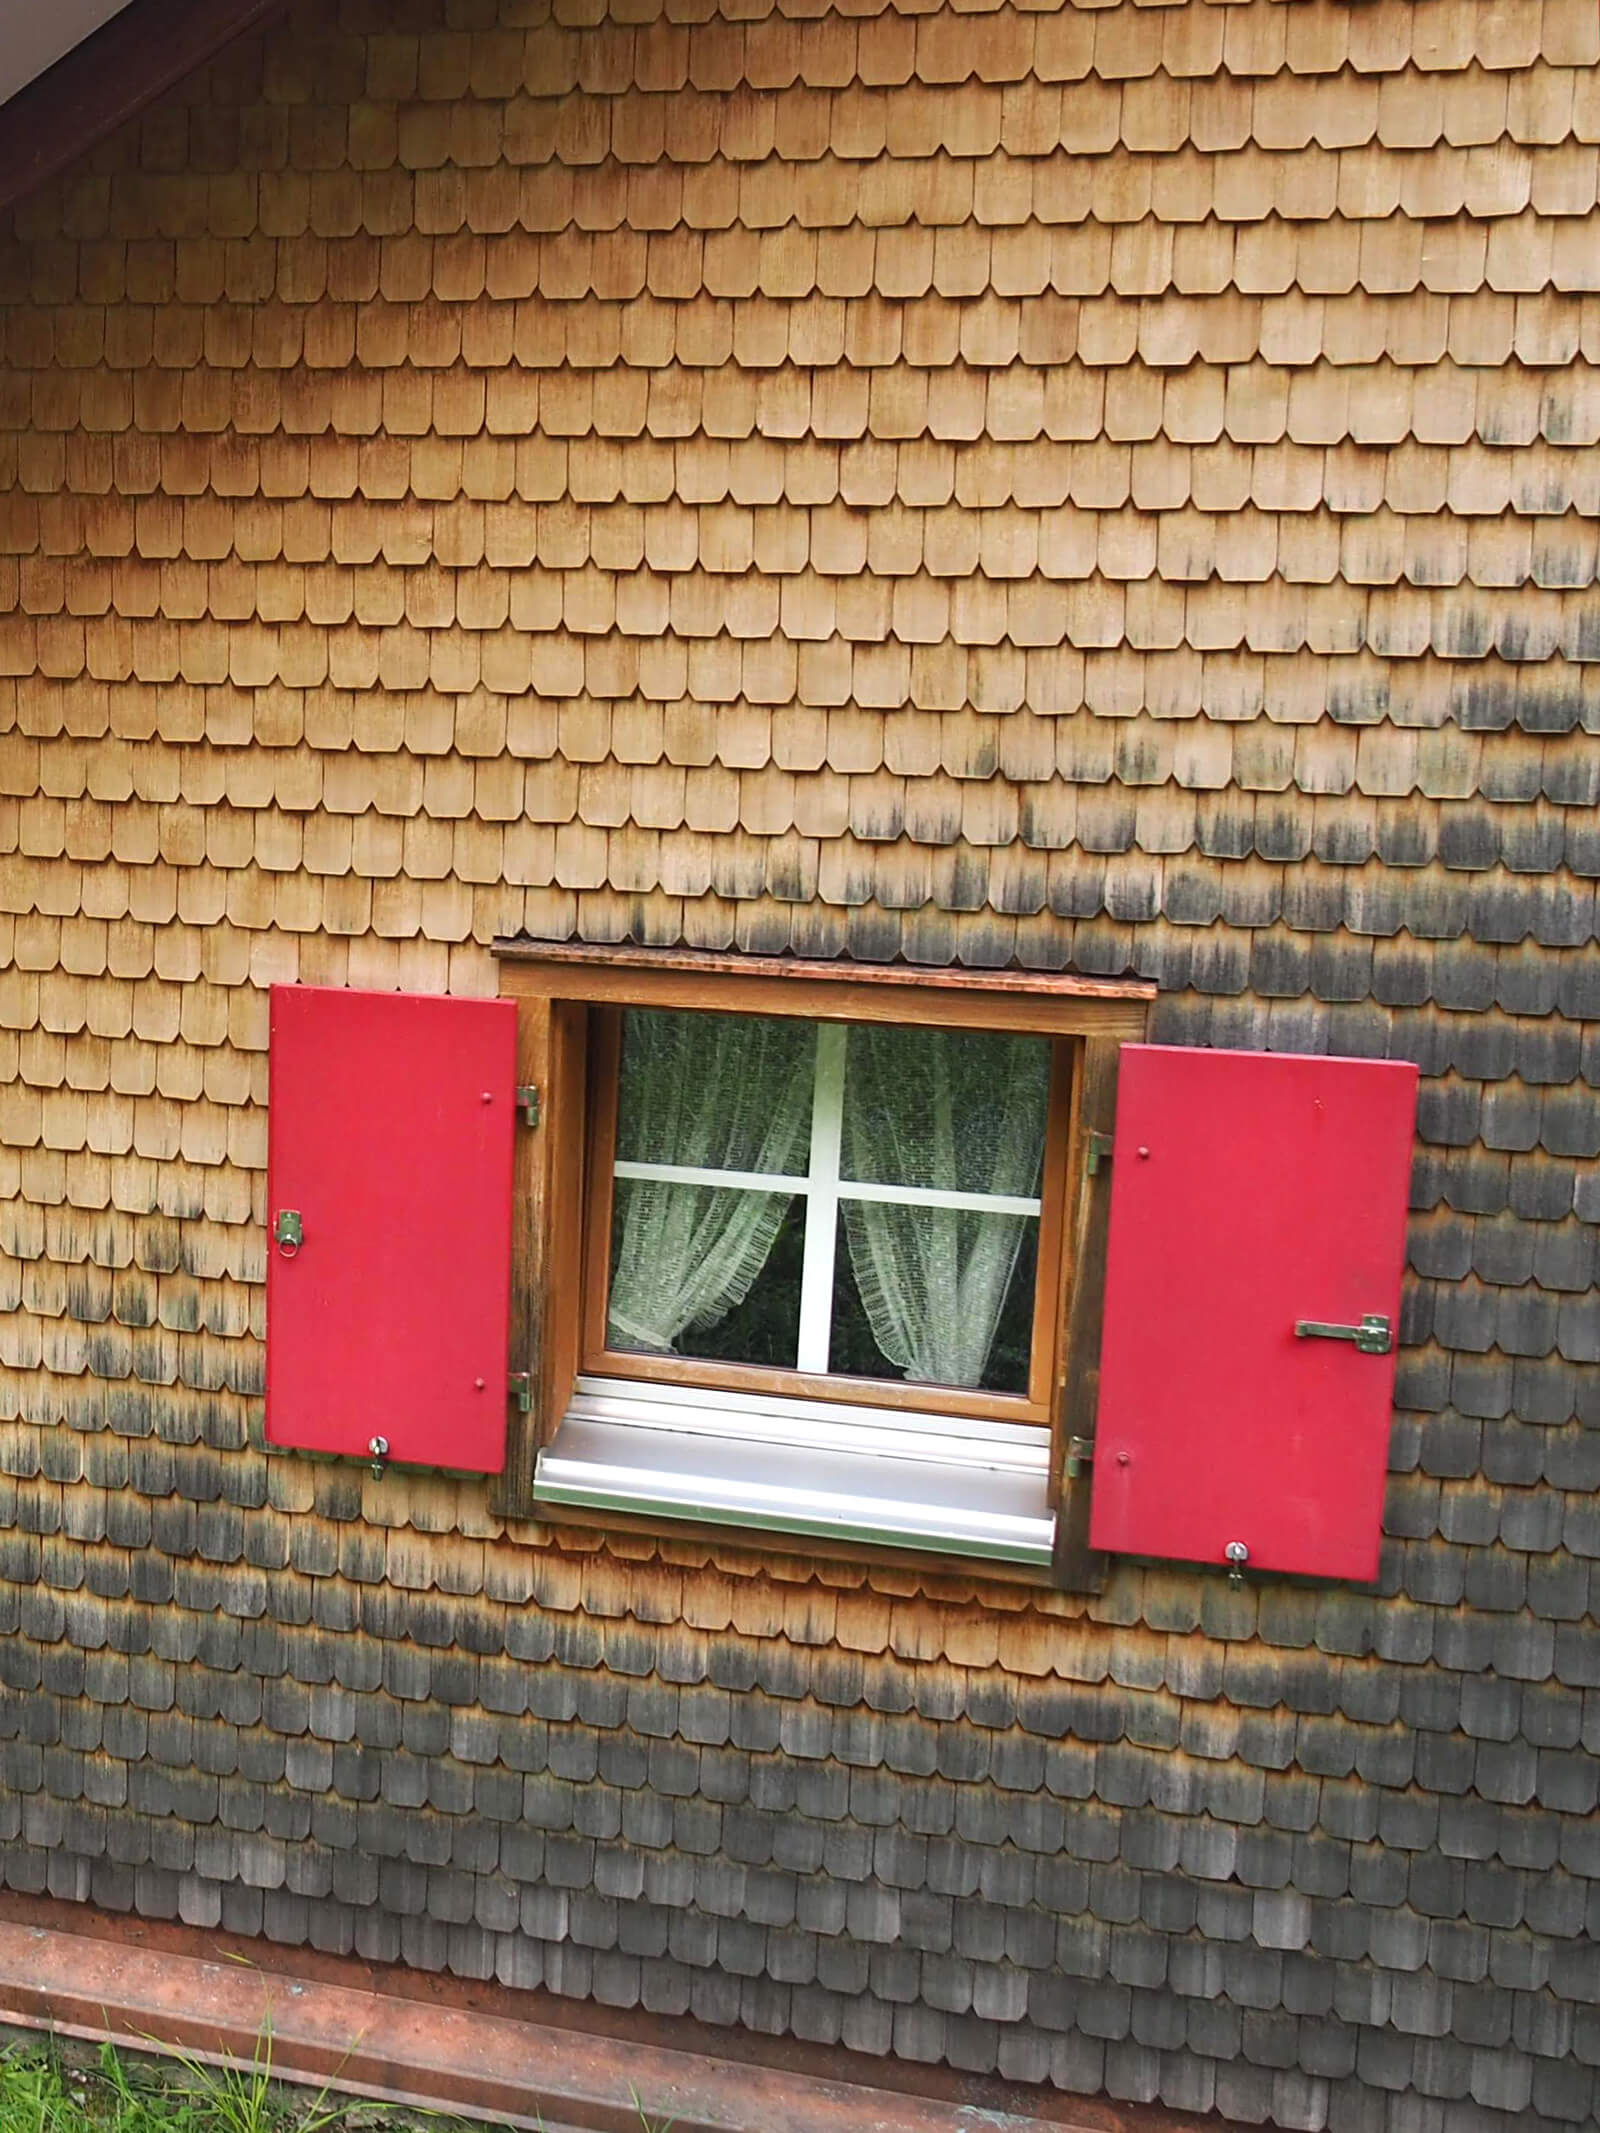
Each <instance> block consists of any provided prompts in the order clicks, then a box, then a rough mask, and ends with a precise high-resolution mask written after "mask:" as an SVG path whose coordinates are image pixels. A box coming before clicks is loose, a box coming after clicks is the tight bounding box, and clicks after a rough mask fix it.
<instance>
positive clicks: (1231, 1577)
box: [1222, 1541, 1250, 1585]
mask: <svg viewBox="0 0 1600 2133" xmlns="http://www.w3.org/2000/svg"><path fill="white" fill-rule="evenodd" d="M1222 1552H1223V1554H1224V1555H1225V1556H1226V1557H1227V1559H1228V1583H1229V1584H1230V1585H1242V1584H1243V1583H1244V1566H1245V1564H1246V1563H1248V1562H1249V1560H1250V1550H1249V1549H1248V1548H1247V1547H1246V1546H1245V1544H1244V1542H1243V1541H1229V1543H1228V1545H1227V1547H1226V1548H1224V1549H1223V1551H1222Z"/></svg>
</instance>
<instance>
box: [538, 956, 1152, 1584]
mask: <svg viewBox="0 0 1600 2133" xmlns="http://www.w3.org/2000/svg"><path fill="white" fill-rule="evenodd" d="M505 967H506V989H507V990H508V991H509V992H510V993H511V994H513V995H514V996H515V997H516V998H517V999H518V1002H519V1007H520V1011H521V1019H522V1025H523V1046H524V1055H525V1057H524V1066H525V1071H526V1073H527V1077H528V1079H529V1080H531V1081H537V1082H539V1083H541V1084H543V1085H544V1088H545V1092H546V1094H545V1096H544V1097H543V1098H542V1099H541V1109H542V1115H543V1116H544V1118H545V1120H546V1122H547V1123H546V1126H545V1128H543V1129H542V1131H541V1136H540V1138H541V1140H542V1142H543V1160H542V1165H540V1164H535V1165H534V1174H531V1175H530V1178H529V1181H528V1186H527V1200H528V1205H529V1209H530V1217H531V1219H530V1222H529V1224H528V1227H527V1229H526V1231H525V1232H524V1233H523V1234H524V1244H523V1257H524V1261H525V1265H524V1269H523V1272H522V1273H521V1274H520V1275H519V1277H518V1280H517V1282H516V1284H515V1290H516V1292H517V1296H520V1297H521V1298H524V1299H526V1308H527V1309H528V1310H529V1312H530V1314H531V1315H532V1317H533V1319H534V1320H535V1322H536V1328H537V1340H536V1342H535V1343H533V1344H532V1345H536V1346H537V1350H538V1359H537V1368H531V1369H530V1371H529V1381H530V1402H529V1404H530V1408H531V1410H532V1416H531V1422H532V1426H531V1428H530V1431H529V1433H528V1434H529V1438H530V1443H529V1445H528V1446H527V1447H526V1448H525V1449H524V1452H523V1454H522V1456H521V1457H520V1458H519V1457H517V1456H513V1459H512V1462H511V1473H512V1479H511V1480H510V1481H509V1482H508V1484H507V1488H506V1491H505V1493H504V1495H503V1498H502V1501H503V1503H504V1505H505V1507H506V1508H508V1509H510V1508H513V1507H514V1506H515V1505H517V1499H518V1497H519V1496H520V1506H519V1507H520V1508H522V1509H523V1510H524V1511H525V1510H526V1509H527V1508H528V1507H529V1504H530V1501H531V1504H532V1505H533V1506H534V1507H535V1508H537V1509H540V1510H542V1511H545V1512H546V1513H550V1512H560V1511H562V1510H567V1511H575V1512H585V1513H589V1514H599V1515H603V1516H612V1515H615V1516H625V1517H632V1518H648V1519H649V1520H651V1522H652V1523H653V1524H660V1523H661V1522H662V1521H665V1520H670V1521H672V1522H674V1523H677V1522H694V1523H704V1522H712V1523H722V1524H728V1525H733V1526H737V1527H741V1528H744V1529H747V1530H750V1531H769V1532H772V1531H775V1532H780V1533H793V1534H805V1535H809V1536H812V1537H813V1538H814V1539H820V1540H829V1539H832V1540H842V1541H849V1542H851V1543H855V1542H859V1541H861V1540H869V1541H874V1542H877V1543H878V1544H880V1545H888V1546H896V1547H903V1548H908V1549H915V1550H917V1551H918V1552H928V1551H933V1552H940V1553H957V1554H961V1555H968V1556H979V1557H988V1558H990V1559H992V1560H995V1561H1002V1562H1012V1563H1027V1564H1032V1565H1043V1564H1046V1563H1048V1562H1049V1560H1050V1557H1051V1550H1052V1546H1053V1543H1054V1540H1055V1533H1054V1517H1053V1503H1054V1495H1055V1490H1056V1485H1057V1478H1058V1475H1059V1470H1060V1466H1061V1459H1060V1458H1059V1457H1058V1456H1057V1453H1056V1450H1055V1447H1056V1446H1058V1445H1060V1444H1061V1443H1063V1442H1064V1437H1063V1428H1064V1417H1065V1406H1064V1402H1063V1397H1062V1389H1063V1385H1064V1382H1065V1380H1066V1378H1067V1377H1068V1375H1069V1372H1068V1370H1067V1365H1066V1356H1067V1351H1068V1347H1069V1345H1070V1339H1071V1322H1070V1309H1069V1302H1070V1294H1071V1288H1072V1283H1071V1278H1070V1276H1071V1268H1072V1263H1073V1259H1074V1249H1073V1235H1074V1229H1075V1226H1076V1227H1081V1225H1082V1220H1083V1216H1084V1212H1085V1206H1086V1204H1087V1203H1082V1204H1080V1202H1081V1194H1080V1191H1079V1186H1078V1182H1077V1181H1078V1180H1080V1179H1081V1177H1082V1176H1083V1174H1084V1166H1083V1157H1084V1154H1085V1152H1086V1150H1087V1147H1088V1141H1087V1139H1086V1137H1085V1136H1086V1132H1087V1131H1088V1113H1087V1111H1086V1110H1085V1104H1086V1102H1087V1101H1088V1099H1089V1096H1090V1092H1091V1090H1092V1088H1093V1087H1094V1086H1095V1085H1096V1077H1095V1076H1094V1075H1093V1074H1092V1073H1091V1072H1090V1062H1091V1054H1092V1053H1095V1052H1100V1053H1102V1054H1104V1056H1105V1057H1107V1058H1109V1059H1111V1060H1112V1061H1113V1062H1114V1057H1115V1047H1116V1045H1117V1043H1118V1042H1120V1041H1121V1039H1122V1038H1124V1037H1132V1036H1137V1035H1139V1034H1140V1033H1141V1031H1142V1027H1143V1020H1144V1001H1145V999H1146V998H1147V997H1148V996H1149V992H1150V988H1149V987H1147V986H1143V985H1137V984H1129V983H1121V984H1111V985H1105V986H1099V985H1096V984H1094V983H1093V982H1092V981H1087V980H1083V979H1076V978H1065V979H1061V978H1051V977H1047V976H1043V975H1030V976H1018V977H1016V978H1000V977H996V976H993V975H990V974H987V973H986V974H981V975H976V974H968V973H949V974H946V973H942V972H940V973H914V972H909V971H901V970H896V971H892V972H891V971H864V970H861V969H860V968H858V967H854V966H843V967H842V968H841V967H838V966H829V965H805V964H800V963H789V962H782V963H778V962H768V961H763V960H761V959H757V958H748V959H746V958H738V959H736V958H731V957H728V958H712V957H691V956H674V955H667V954H662V953H652V952H651V951H648V950H638V949H625V950H615V951H610V952H607V951H603V950H602V951H596V950H562V949H550V950H545V949H530V950H528V951H527V955H526V959H522V958H519V957H514V956H513V955H511V954H508V955H507V961H506V966H505ZM1104 1080H1105V1077H1104V1076H1103V1075H1102V1076H1101V1077H1100V1081H1101V1082H1102V1083H1104ZM1106 1086H1109V1084H1107V1085H1106ZM1100 1100H1101V1102H1102V1105H1103V1104H1104V1102H1105V1101H1106V1100H1107V1099H1106V1097H1105V1093H1104V1089H1102V1094H1101V1099H1100ZM1096 1123H1097V1124H1099V1123H1102V1122H1101V1121H1098V1120H1097V1121H1096ZM1103 1123H1106V1124H1108V1123H1109V1116H1107V1118H1106V1119H1105V1121H1103ZM517 1296H514V1305H513V1309H514V1314H515V1313H516V1312H517V1311H518V1310H519V1309H521V1308H522V1307H523V1306H522V1304H521V1303H519V1302H518V1301H517ZM531 1354H532V1346H530V1356H531Z"/></svg>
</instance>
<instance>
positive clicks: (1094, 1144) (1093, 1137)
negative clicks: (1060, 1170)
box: [1084, 1133, 1111, 1177]
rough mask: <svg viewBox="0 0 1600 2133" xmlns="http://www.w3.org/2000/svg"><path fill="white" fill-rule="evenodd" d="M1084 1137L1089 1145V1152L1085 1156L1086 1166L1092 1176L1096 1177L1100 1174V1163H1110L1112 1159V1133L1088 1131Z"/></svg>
mask: <svg viewBox="0 0 1600 2133" xmlns="http://www.w3.org/2000/svg"><path fill="white" fill-rule="evenodd" d="M1084 1139H1085V1141H1086V1143H1087V1146H1088V1153H1087V1154H1086V1155H1085V1157H1084V1168H1085V1169H1086V1170H1087V1171H1088V1173H1089V1175H1090V1177H1096V1176H1098V1175H1099V1171H1100V1165H1101V1164H1102V1163H1109V1162H1110V1160H1111V1135H1110V1134H1109V1133H1088V1134H1086V1135H1085V1136H1084Z"/></svg>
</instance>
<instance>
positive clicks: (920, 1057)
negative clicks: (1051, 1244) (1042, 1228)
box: [843, 1024, 1050, 1386]
mask: <svg viewBox="0 0 1600 2133" xmlns="http://www.w3.org/2000/svg"><path fill="white" fill-rule="evenodd" d="M1049 1087H1050V1048H1049V1045H1048V1044H1047V1043H1046V1042H1045V1041H1044V1040H1043V1039H1041V1038H1038V1037H1005V1036H990V1035H979V1034H977V1033H975V1032H971V1031H965V1030H961V1031H952V1032H948V1033H946V1032H941V1031H932V1030H913V1029H897V1028H875V1027H871V1026H868V1025H864V1024H863V1025H857V1026H854V1027H852V1029H851V1031H850V1040H849V1052H848V1056H847V1065H846V1072H845V1099H844V1172H845V1176H846V1177H847V1178H849V1179H853V1180H855V1181H857V1182H860V1183H868V1182H870V1183H874V1184H894V1185H914V1186H922V1187H934V1188H937V1189H939V1190H942V1191H946V1192H951V1191H953V1192H963V1193H981V1194H995V1193H999V1194H1005V1195H1007V1196H1011V1197H1015V1198H1019V1199H1021V1198H1032V1197H1033V1196H1034V1195H1036V1194H1037V1192H1038V1190H1039V1176H1040V1171H1041V1168H1042V1165H1043V1160H1044V1131H1045V1115H1046V1110H1047V1108H1048V1101H1049ZM844 1191H845V1193H846V1194H848V1191H849V1187H848V1185H847V1186H846V1187H845V1188H844ZM843 1207H844V1231H845V1239H846V1243H847V1246H848V1249H849V1253H850V1264H851V1267H852V1269H853V1271H854V1273H855V1278H856V1287H857V1288H858V1290H859V1291H860V1293H861V1301H862V1304H863V1305H864V1307H865V1309H866V1314H867V1321H868V1324H869V1325H870V1326H871V1328H872V1337H873V1339H874V1340H875V1341H876V1342H877V1344H878V1346H879V1347H880V1348H881V1349H882V1351H883V1353H884V1355H885V1356H886V1357H887V1358H888V1360H889V1361H890V1362H891V1363H894V1364H896V1365H898V1366H899V1368H901V1369H902V1370H904V1372H905V1374H906V1376H907V1378H909V1379H913V1380H917V1381H920V1382H922V1383H924V1384H930V1385H956V1386H975V1385H978V1384H980V1383H981V1382H982V1379H983V1373H984V1368H985V1365H986V1364H987V1363H988V1360H989V1351H990V1349H991V1348H992V1347H993V1345H994V1337H995V1328H996V1326H997V1325H998V1323H999V1319H1000V1311H1001V1307H1002V1305H1003V1304H1004V1302H1005V1296H1006V1289H1007V1287H1008V1286H1009V1284H1010V1281H1011V1275H1012V1271H1013V1269H1014V1268H1015V1266H1016V1263H1017V1253H1018V1252H1019V1251H1020V1250H1021V1248H1022V1240H1023V1235H1024V1227H1025V1225H1026V1224H1027V1223H1028V1222H1029V1221H1030V1220H1033V1219H1034V1218H1033V1217H1031V1216H1028V1215H1015V1214H984V1213H979V1212H978V1211H976V1210H972V1209H967V1208H952V1207H914V1206H913V1207H905V1206H895V1205H890V1204H888V1203H886V1202H883V1201H874V1200H852V1199H849V1198H848V1197H846V1198H845V1199H844V1202H843Z"/></svg>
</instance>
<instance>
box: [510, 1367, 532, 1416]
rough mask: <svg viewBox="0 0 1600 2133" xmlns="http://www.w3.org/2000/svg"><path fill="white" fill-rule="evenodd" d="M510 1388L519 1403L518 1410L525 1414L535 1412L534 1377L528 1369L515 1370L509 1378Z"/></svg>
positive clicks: (513, 1397)
mask: <svg viewBox="0 0 1600 2133" xmlns="http://www.w3.org/2000/svg"><path fill="white" fill-rule="evenodd" d="M508 1389H509V1391H510V1394H511V1397H512V1399H514V1400H515V1401H516V1403H517V1408H518V1411H519V1412H520V1413H522V1414H525V1415H531V1414H532V1413H533V1378H532V1375H531V1373H530V1372H528V1371H526V1370H513V1371H512V1372H511V1374H510V1378H509V1380H508Z"/></svg>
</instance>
